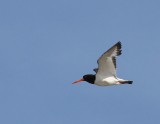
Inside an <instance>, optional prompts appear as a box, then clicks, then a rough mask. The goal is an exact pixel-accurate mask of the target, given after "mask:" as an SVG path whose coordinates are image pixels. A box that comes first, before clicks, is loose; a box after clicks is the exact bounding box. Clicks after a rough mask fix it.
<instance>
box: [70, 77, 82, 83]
mask: <svg viewBox="0 0 160 124" xmlns="http://www.w3.org/2000/svg"><path fill="white" fill-rule="evenodd" d="M81 81H84V79H83V78H81V79H79V80H77V81H75V82H73V83H72V84H76V83H78V82H81Z"/></svg>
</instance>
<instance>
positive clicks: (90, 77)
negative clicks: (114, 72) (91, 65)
mask: <svg viewBox="0 0 160 124" xmlns="http://www.w3.org/2000/svg"><path fill="white" fill-rule="evenodd" d="M95 78H96V76H95V75H93V74H86V75H84V76H83V79H84V81H87V82H88V83H90V84H94V81H95Z"/></svg>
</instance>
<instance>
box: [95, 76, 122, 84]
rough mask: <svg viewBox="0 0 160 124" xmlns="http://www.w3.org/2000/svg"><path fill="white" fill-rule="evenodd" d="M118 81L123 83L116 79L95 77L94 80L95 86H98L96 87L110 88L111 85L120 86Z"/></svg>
mask: <svg viewBox="0 0 160 124" xmlns="http://www.w3.org/2000/svg"><path fill="white" fill-rule="evenodd" d="M119 81H125V80H123V79H120V78H117V77H114V76H113V77H107V78H106V77H105V78H104V77H102V76H101V77H99V76H98V77H97V76H96V80H95V83H94V84H95V85H98V86H111V85H118V84H121V83H119Z"/></svg>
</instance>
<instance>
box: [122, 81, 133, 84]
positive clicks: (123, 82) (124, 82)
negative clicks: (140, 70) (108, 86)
mask: <svg viewBox="0 0 160 124" xmlns="http://www.w3.org/2000/svg"><path fill="white" fill-rule="evenodd" d="M119 82H120V83H121V84H132V83H133V81H119Z"/></svg>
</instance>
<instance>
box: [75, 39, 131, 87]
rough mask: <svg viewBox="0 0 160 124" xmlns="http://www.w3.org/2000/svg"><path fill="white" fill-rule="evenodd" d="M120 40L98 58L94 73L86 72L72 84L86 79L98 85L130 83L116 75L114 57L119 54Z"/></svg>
mask: <svg viewBox="0 0 160 124" xmlns="http://www.w3.org/2000/svg"><path fill="white" fill-rule="evenodd" d="M121 51H122V50H121V42H120V41H119V42H117V43H116V44H115V45H113V46H112V47H111V48H110V49H109V50H107V51H106V52H105V53H103V54H102V56H101V57H100V58H99V59H98V61H97V63H98V68H95V69H93V70H94V71H95V72H96V74H86V75H84V76H83V78H81V79H79V80H77V81H75V82H73V83H72V84H75V83H78V82H81V81H86V82H88V83H90V84H95V85H99V86H111V85H118V84H132V82H133V81H130V80H124V79H120V78H118V77H117V76H116V57H117V56H119V55H121Z"/></svg>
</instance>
